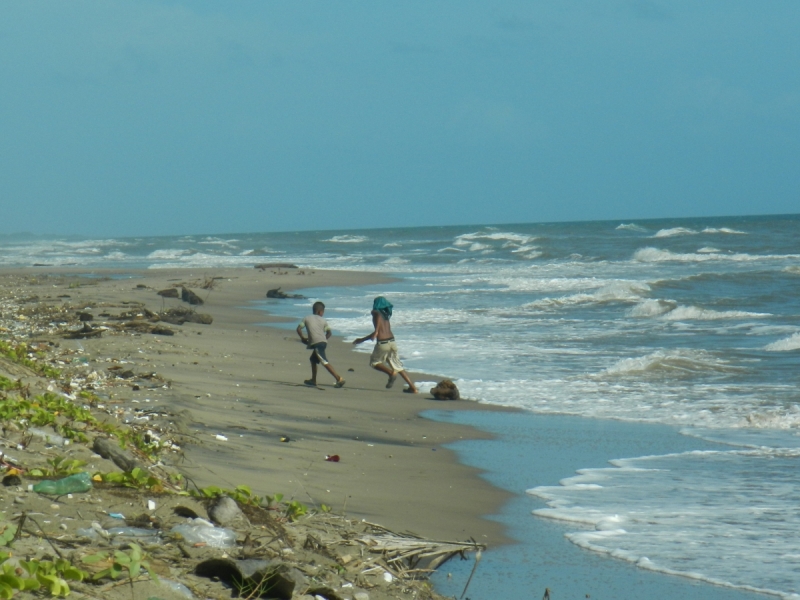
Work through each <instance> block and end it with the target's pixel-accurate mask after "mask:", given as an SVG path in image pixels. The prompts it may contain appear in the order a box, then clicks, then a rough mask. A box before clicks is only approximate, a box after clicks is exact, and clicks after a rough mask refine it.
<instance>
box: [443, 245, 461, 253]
mask: <svg viewBox="0 0 800 600" xmlns="http://www.w3.org/2000/svg"><path fill="white" fill-rule="evenodd" d="M437 252H466V250H464V249H462V248H452V247H450V246H448V247H447V248H439V250H437Z"/></svg>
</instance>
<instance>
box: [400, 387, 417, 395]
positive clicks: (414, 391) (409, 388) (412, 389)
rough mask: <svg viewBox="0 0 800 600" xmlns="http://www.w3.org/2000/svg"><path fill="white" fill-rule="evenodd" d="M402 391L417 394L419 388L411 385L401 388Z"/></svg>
mask: <svg viewBox="0 0 800 600" xmlns="http://www.w3.org/2000/svg"><path fill="white" fill-rule="evenodd" d="M403 392H404V393H406V394H419V390H418V389H416V388H412V387H407V388H403Z"/></svg>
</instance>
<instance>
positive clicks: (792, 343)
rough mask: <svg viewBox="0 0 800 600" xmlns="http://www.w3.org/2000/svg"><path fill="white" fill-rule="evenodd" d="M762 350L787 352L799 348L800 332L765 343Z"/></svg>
mask: <svg viewBox="0 0 800 600" xmlns="http://www.w3.org/2000/svg"><path fill="white" fill-rule="evenodd" d="M764 350H767V351H769V352H789V351H791V350H800V332H797V333H795V334H794V335H791V336H789V337H788V338H783V339H782V340H778V341H777V342H772V343H771V344H767V345H766V346H764Z"/></svg>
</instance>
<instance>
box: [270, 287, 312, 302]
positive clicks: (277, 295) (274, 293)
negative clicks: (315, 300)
mask: <svg viewBox="0 0 800 600" xmlns="http://www.w3.org/2000/svg"><path fill="white" fill-rule="evenodd" d="M267 298H278V299H281V300H284V299H287V298H295V299H299V300H304V299H305V298H306V297H305V296H303V295H302V294H287V293H286V292H282V291H281V288H279V287H278V288H275V289H274V290H268V291H267Z"/></svg>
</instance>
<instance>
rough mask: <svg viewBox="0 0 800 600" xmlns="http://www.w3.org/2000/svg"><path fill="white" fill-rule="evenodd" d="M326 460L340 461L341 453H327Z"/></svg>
mask: <svg viewBox="0 0 800 600" xmlns="http://www.w3.org/2000/svg"><path fill="white" fill-rule="evenodd" d="M325 460H327V461H328V462H339V455H338V454H327V455H325Z"/></svg>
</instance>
